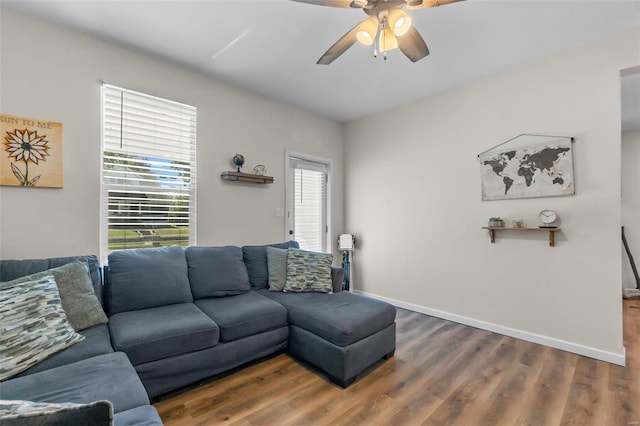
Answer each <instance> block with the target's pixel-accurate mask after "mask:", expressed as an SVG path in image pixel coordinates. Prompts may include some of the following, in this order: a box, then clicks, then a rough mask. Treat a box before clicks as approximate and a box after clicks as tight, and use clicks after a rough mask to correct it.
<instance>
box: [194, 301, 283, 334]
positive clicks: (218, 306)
mask: <svg viewBox="0 0 640 426" xmlns="http://www.w3.org/2000/svg"><path fill="white" fill-rule="evenodd" d="M195 303H196V305H198V307H199V308H200V309H202V311H203V312H204V313H205V314H207V315H208V316H209V317H211V318H212V319H213V320H214V321H215V322H216V323H217V324H218V325H219V326H220V340H222V341H223V342H231V341H233V340H238V339H242V338H243V337H247V336H253V335H254V334H258V333H262V332H264V331H268V330H273V329H276V328H280V327H282V326H285V325H287V310H286V309H285V308H284V306H282V305H280V304H279V303H276V302H274V301H273V300H270V299H267V298H266V297H263V296H261V295H259V294H258V293H256V292H255V291H249V292H248V293H244V294H241V295H238V296H229V297H224V298H211V299H200V300H196V302H195Z"/></svg>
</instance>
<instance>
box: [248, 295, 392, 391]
mask: <svg viewBox="0 0 640 426" xmlns="http://www.w3.org/2000/svg"><path fill="white" fill-rule="evenodd" d="M260 293H261V294H262V295H264V296H266V297H269V298H270V299H273V300H275V301H277V302H278V303H280V304H282V305H283V306H284V307H285V308H287V311H288V322H289V345H288V351H289V353H290V354H291V355H292V356H293V357H295V358H297V359H301V360H303V361H306V362H308V363H310V364H312V365H314V366H315V367H317V368H319V369H320V370H322V371H324V372H325V373H326V374H327V375H328V376H329V378H330V379H331V381H333V382H334V383H336V384H338V385H340V386H342V387H347V386H349V385H350V384H351V383H353V382H354V381H355V380H356V379H357V378H358V374H360V373H362V372H363V371H364V370H366V369H367V368H369V367H370V366H372V365H373V364H375V363H376V362H378V361H379V360H380V359H382V358H385V359H386V358H390V357H391V356H393V353H394V351H395V347H396V325H395V317H396V308H395V307H394V306H392V305H390V304H388V303H386V302H382V301H379V300H376V299H371V298H369V297H366V296H362V295H358V294H354V293H350V292H347V291H342V292H339V293H334V294H324V293H279V292H269V291H267V290H260Z"/></svg>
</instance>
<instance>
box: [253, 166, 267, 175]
mask: <svg viewBox="0 0 640 426" xmlns="http://www.w3.org/2000/svg"><path fill="white" fill-rule="evenodd" d="M253 173H255V174H256V175H258V176H264V175H266V174H267V168H266V167H265V166H263V165H262V164H258V165H256V166H255V167H254V168H253Z"/></svg>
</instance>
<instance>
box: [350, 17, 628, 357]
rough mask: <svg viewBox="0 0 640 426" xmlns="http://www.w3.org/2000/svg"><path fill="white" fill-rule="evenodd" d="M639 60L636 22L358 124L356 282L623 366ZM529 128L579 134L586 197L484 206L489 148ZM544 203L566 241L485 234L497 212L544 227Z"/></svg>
mask: <svg viewBox="0 0 640 426" xmlns="http://www.w3.org/2000/svg"><path fill="white" fill-rule="evenodd" d="M594 52H598V54H594ZM639 63H640V28H636V29H634V30H632V31H626V32H624V33H621V34H617V35H615V36H611V37H608V38H606V39H602V40H599V41H597V42H593V43H590V44H589V45H586V46H582V47H580V48H577V49H573V50H570V51H566V52H562V53H561V54H558V55H554V56H551V57H547V58H545V59H543V60H540V61H538V62H535V63H532V64H529V65H528V66H524V67H520V68H518V69H514V70H511V71H505V72H503V73H500V74H497V75H494V76H490V77H488V78H486V79H484V80H480V81H477V82H473V83H470V84H467V85H464V86H461V87H458V88H456V89H454V90H450V91H448V92H445V93H442V94H439V95H436V96H432V97H430V98H427V99H424V100H421V101H418V102H416V103H414V104H411V105H408V106H406V107H403V108H399V109H397V110H394V111H390V112H386V113H384V114H382V115H380V116H374V117H369V118H365V119H362V120H359V121H357V122H353V123H349V124H348V125H347V127H346V134H345V137H346V141H347V142H346V158H347V162H346V164H345V170H346V176H345V182H346V200H347V202H346V212H347V216H346V224H347V228H348V229H349V230H350V232H352V233H354V234H355V235H356V237H357V240H358V242H359V246H358V248H357V252H356V259H355V260H354V264H355V268H356V274H355V275H356V277H357V278H356V282H355V286H356V288H357V289H358V290H360V291H362V292H365V293H369V294H373V295H377V296H380V297H383V298H386V299H387V300H392V301H394V303H397V304H399V305H400V306H406V307H409V308H411V309H414V310H418V311H422V312H426V313H431V314H434V315H438V316H442V317H445V318H450V319H453V320H455V321H459V322H463V323H467V324H471V325H475V326H478V327H482V328H486V329H490V330H495V331H498V332H501V333H504V334H509V335H513V336H516V337H521V338H524V339H527V340H531V341H537V342H540V343H544V344H548V345H551V346H555V347H559V348H563V349H568V350H572V351H574V352H578V353H582V354H585V355H589V356H593V357H596V358H600V359H606V360H610V361H614V362H618V363H623V362H624V356H623V353H624V352H623V345H622V313H621V301H620V299H621V294H620V293H621V291H620V282H621V273H620V269H621V268H620V265H621V253H620V217H621V212H620V161H621V157H620V149H621V148H620V147H621V140H620V123H621V115H620V72H621V70H624V69H627V68H631V67H633V66H636V65H638V64H639ZM522 133H530V134H541V135H557V136H572V137H574V138H575V140H576V142H575V144H574V162H575V163H574V164H575V182H576V190H577V194H576V195H575V196H565V197H557V198H538V199H524V200H510V201H491V202H482V201H481V199H480V165H479V163H478V160H477V158H476V155H477V154H479V153H480V152H482V151H484V150H486V149H488V148H491V147H493V146H495V145H497V144H499V143H501V142H504V141H506V140H508V139H511V138H513V137H515V136H517V135H519V134H522ZM543 209H553V210H556V211H557V212H558V214H559V216H560V218H561V221H562V222H561V226H562V231H561V233H559V234H558V235H557V237H556V247H554V248H551V247H549V244H548V240H547V236H546V235H545V234H542V233H522V232H520V233H515V232H500V233H498V235H497V239H496V243H495V244H490V242H489V238H488V236H487V231H485V230H482V229H481V227H482V226H486V222H487V219H488V218H489V217H491V216H502V217H503V218H507V223H511V220H512V219H514V218H515V219H520V218H521V219H524V221H525V223H526V224H527V225H531V226H537V225H538V220H537V215H538V212H540V211H541V210H543ZM382 224H384V226H382Z"/></svg>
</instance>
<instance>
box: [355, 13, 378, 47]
mask: <svg viewBox="0 0 640 426" xmlns="http://www.w3.org/2000/svg"><path fill="white" fill-rule="evenodd" d="M379 27H380V22H379V21H378V18H376V17H374V16H372V17H370V18H368V19H365V20H364V21H362V23H361V24H360V26H359V27H358V32H357V33H356V38H357V39H358V41H359V42H360V43H362V44H364V45H365V46H371V45H372V44H373V42H374V41H375V40H376V35H378V28H379Z"/></svg>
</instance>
